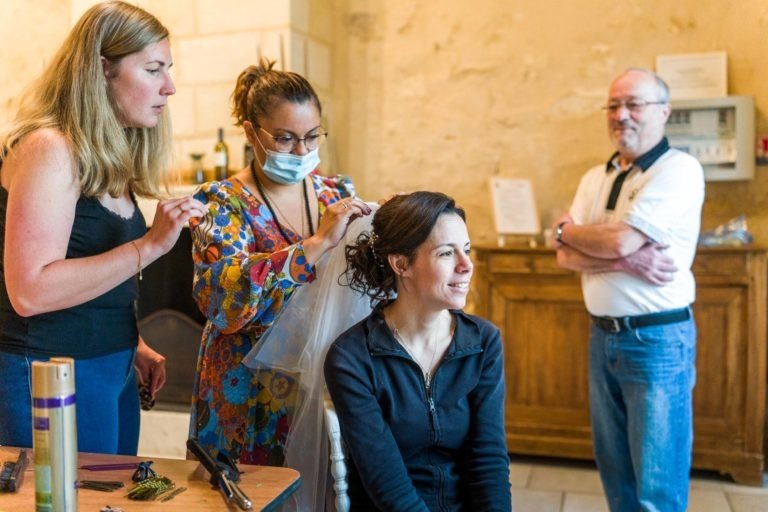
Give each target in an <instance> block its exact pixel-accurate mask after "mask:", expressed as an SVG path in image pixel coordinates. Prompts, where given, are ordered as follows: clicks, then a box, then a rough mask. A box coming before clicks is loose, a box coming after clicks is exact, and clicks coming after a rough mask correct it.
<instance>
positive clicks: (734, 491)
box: [510, 456, 768, 512]
mask: <svg viewBox="0 0 768 512" xmlns="http://www.w3.org/2000/svg"><path fill="white" fill-rule="evenodd" d="M510 482H511V483H512V503H513V505H514V506H513V509H514V511H515V512H608V506H607V505H606V503H605V497H604V496H603V489H602V485H601V484H600V476H599V475H598V473H597V470H596V469H595V466H594V464H593V463H590V462H580V461H570V460H561V459H546V458H538V457H517V456H513V457H512V464H511V465H510ZM688 510H689V511H690V512H768V474H766V476H765V478H764V480H763V487H749V486H744V485H737V484H734V483H733V481H732V480H731V479H730V478H728V477H724V476H720V475H718V474H717V473H714V472H709V471H694V474H693V477H692V479H691V492H690V498H689V505H688Z"/></svg>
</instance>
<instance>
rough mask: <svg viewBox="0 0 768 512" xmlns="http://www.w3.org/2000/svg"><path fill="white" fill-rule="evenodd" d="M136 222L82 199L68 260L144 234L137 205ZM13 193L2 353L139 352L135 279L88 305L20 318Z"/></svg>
mask: <svg viewBox="0 0 768 512" xmlns="http://www.w3.org/2000/svg"><path fill="white" fill-rule="evenodd" d="M134 206H135V211H134V214H133V217H131V218H130V219H125V218H123V217H121V216H119V215H117V214H116V213H114V212H112V211H110V210H108V209H107V208H105V207H104V206H103V205H102V204H101V203H100V202H99V201H98V199H95V198H86V197H84V196H80V199H78V201H77V205H76V207H75V221H74V224H73V225H72V234H71V236H70V238H69V245H68V246H67V256H66V257H67V258H81V257H84V256H94V255H97V254H101V253H103V252H106V251H108V250H110V249H113V248H115V247H117V246H118V245H122V244H124V243H127V242H129V241H131V240H135V239H136V238H139V237H140V236H142V235H144V233H146V231H147V226H146V223H145V221H144V216H143V215H142V214H141V211H140V210H139V208H138V206H137V205H136V201H135V200H134ZM7 207H8V191H7V190H5V189H4V188H2V187H0V282H1V283H2V286H0V351H4V352H12V353H16V354H26V355H29V356H34V357H49V356H68V357H74V358H78V359H84V358H89V357H99V356H103V355H107V354H111V353H113V352H118V351H120V350H125V349H128V348H133V347H135V346H136V343H137V340H138V329H137V327H136V312H135V303H136V299H137V297H138V291H139V289H138V283H137V281H136V278H135V277H133V278H131V279H128V280H127V281H125V282H123V283H121V284H119V285H117V286H116V287H115V288H112V289H111V290H109V291H108V292H107V293H105V294H103V295H101V296H99V297H96V298H95V299H92V300H90V301H88V302H86V303H84V304H80V305H78V306H74V307H71V308H68V309H63V310H59V311H52V312H50V313H43V314H40V315H34V316H31V317H26V318H24V317H21V316H19V315H18V314H17V313H16V312H15V311H14V310H13V307H12V306H11V303H10V300H9V299H8V290H7V289H6V286H5V268H4V265H3V255H4V254H3V253H4V252H5V226H6V210H7Z"/></svg>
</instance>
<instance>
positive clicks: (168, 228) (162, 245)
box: [137, 196, 207, 266]
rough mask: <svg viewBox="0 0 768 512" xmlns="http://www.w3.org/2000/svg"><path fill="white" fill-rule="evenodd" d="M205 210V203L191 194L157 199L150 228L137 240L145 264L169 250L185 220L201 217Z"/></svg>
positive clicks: (177, 237)
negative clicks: (140, 246)
mask: <svg viewBox="0 0 768 512" xmlns="http://www.w3.org/2000/svg"><path fill="white" fill-rule="evenodd" d="M206 211H207V209H206V207H205V205H204V204H203V203H201V202H200V201H198V200H197V199H194V198H192V196H186V197H176V198H173V199H164V200H162V201H159V202H158V203H157V209H156V210H155V219H154V220H153V221H152V229H150V230H149V231H148V232H147V234H146V235H144V236H143V237H141V239H139V240H138V241H137V243H139V244H141V245H142V256H144V261H145V262H146V264H148V263H150V262H152V261H154V260H156V259H157V258H159V257H160V256H162V255H163V254H165V253H167V252H168V251H170V250H171V249H172V248H173V246H174V244H176V240H178V239H179V233H181V229H182V228H183V227H184V225H185V224H186V223H187V221H188V220H189V219H190V218H192V217H202V216H203V215H205V213H206ZM145 251H146V253H145ZM145 266H146V265H145Z"/></svg>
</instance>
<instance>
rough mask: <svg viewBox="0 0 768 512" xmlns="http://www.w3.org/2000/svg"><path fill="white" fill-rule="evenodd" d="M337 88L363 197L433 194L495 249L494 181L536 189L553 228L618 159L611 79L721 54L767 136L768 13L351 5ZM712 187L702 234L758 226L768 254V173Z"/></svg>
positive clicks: (714, 8) (670, 6) (488, 0)
mask: <svg viewBox="0 0 768 512" xmlns="http://www.w3.org/2000/svg"><path fill="white" fill-rule="evenodd" d="M338 3H339V4H342V5H343V7H344V8H343V9H342V13H340V14H338V15H337V16H336V17H335V22H336V24H337V38H338V39H337V46H336V49H335V51H336V59H337V61H335V66H336V70H337V71H338V81H339V82H343V83H346V84H348V85H347V87H346V88H345V89H344V90H343V93H342V94H345V95H348V98H349V100H348V101H349V105H348V106H347V107H346V108H347V111H346V114H347V117H346V118H345V120H344V121H345V123H346V129H339V128H337V131H340V132H341V133H343V134H344V135H345V137H346V139H345V140H344V141H343V142H341V143H340V144H341V145H342V146H344V147H345V148H346V149H347V152H346V153H344V154H343V155H342V156H340V163H342V164H343V165H344V166H346V167H348V168H349V172H350V173H351V174H352V175H353V176H354V177H355V179H356V181H357V182H358V184H359V186H360V188H361V193H362V194H363V195H365V196H366V197H371V198H375V197H379V196H382V195H385V194H387V193H389V192H392V191H396V190H412V189H417V188H428V189H438V190H442V191H444V192H446V193H448V194H451V195H453V196H455V197H456V199H457V200H458V201H459V202H460V203H461V204H463V205H464V206H465V207H467V209H468V214H469V223H470V230H471V233H472V235H473V238H474V241H475V242H484V241H485V242H488V241H493V240H494V236H493V233H494V228H493V221H492V217H491V204H490V202H489V191H488V184H487V182H488V178H489V177H491V176H504V177H527V178H531V179H532V180H533V183H534V188H535V194H536V196H537V199H538V202H539V205H540V212H541V216H542V218H543V221H545V222H548V221H549V219H550V217H551V216H552V213H551V212H552V210H558V209H560V208H564V207H567V206H568V205H569V204H570V200H571V197H572V195H573V193H574V191H575V188H576V185H577V184H578V179H579V177H580V176H581V174H582V173H583V172H584V171H585V170H586V169H587V168H588V167H590V166H591V165H593V164H595V163H598V162H602V161H604V160H605V159H606V158H607V157H608V155H609V154H610V152H611V146H610V145H609V143H608V140H607V134H606V129H605V122H604V117H603V115H602V113H601V112H600V108H599V107H600V105H601V104H602V103H603V101H604V96H605V93H606V89H607V85H608V83H609V82H610V80H611V78H612V77H613V76H614V75H616V74H617V73H619V72H620V71H621V70H623V69H624V68H626V67H629V66H645V67H653V66H654V63H655V58H656V55H658V54H670V53H688V52H705V51H715V50H724V51H726V52H727V53H728V64H729V71H728V79H729V89H730V90H729V92H730V94H751V95H754V96H755V98H756V106H757V116H758V117H757V130H758V133H765V132H767V131H768V121H767V120H766V118H765V110H766V108H768V87H767V86H766V84H768V30H767V29H768V4H766V3H765V2H764V1H763V0H741V1H739V2H729V1H727V0H716V1H714V2H699V1H697V0H680V1H677V2H670V1H668V0H643V1H630V2H615V1H610V0H587V1H579V2H563V1H560V0H539V1H536V2H530V1H525V0H516V1H502V2H500V1H497V0H474V1H471V2H468V1H441V2H434V1H427V0H386V1H384V0H344V1H341V0H340V1H339V2H338ZM766 171H767V170H766V168H765V167H758V168H757V170H756V178H755V179H754V180H752V181H747V182H729V183H723V182H719V183H715V182H708V184H707V185H708V186H707V200H706V204H705V209H704V221H703V225H704V227H705V228H710V227H712V226H714V225H716V224H717V223H720V222H723V221H724V220H726V219H728V218H730V217H732V216H735V215H737V214H739V213H742V212H743V213H746V214H747V215H748V220H749V224H750V228H751V229H752V230H753V231H754V232H755V234H756V235H757V240H758V242H761V243H763V244H768V208H766V205H767V203H768V194H766V184H767V182H768V173H767V172H766Z"/></svg>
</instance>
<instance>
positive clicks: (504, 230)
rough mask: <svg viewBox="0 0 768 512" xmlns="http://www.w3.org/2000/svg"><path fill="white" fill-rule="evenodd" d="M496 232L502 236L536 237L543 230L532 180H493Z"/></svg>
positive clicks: (492, 190) (492, 194)
mask: <svg viewBox="0 0 768 512" xmlns="http://www.w3.org/2000/svg"><path fill="white" fill-rule="evenodd" d="M491 196H492V198H493V213H494V218H495V219H496V232H497V233H499V234H500V235H536V234H538V233H539V231H540V230H541V226H540V225H539V215H538V210H537V209H536V201H535V199H534V198H533V185H531V181H530V180H526V179H511V178H491Z"/></svg>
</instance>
